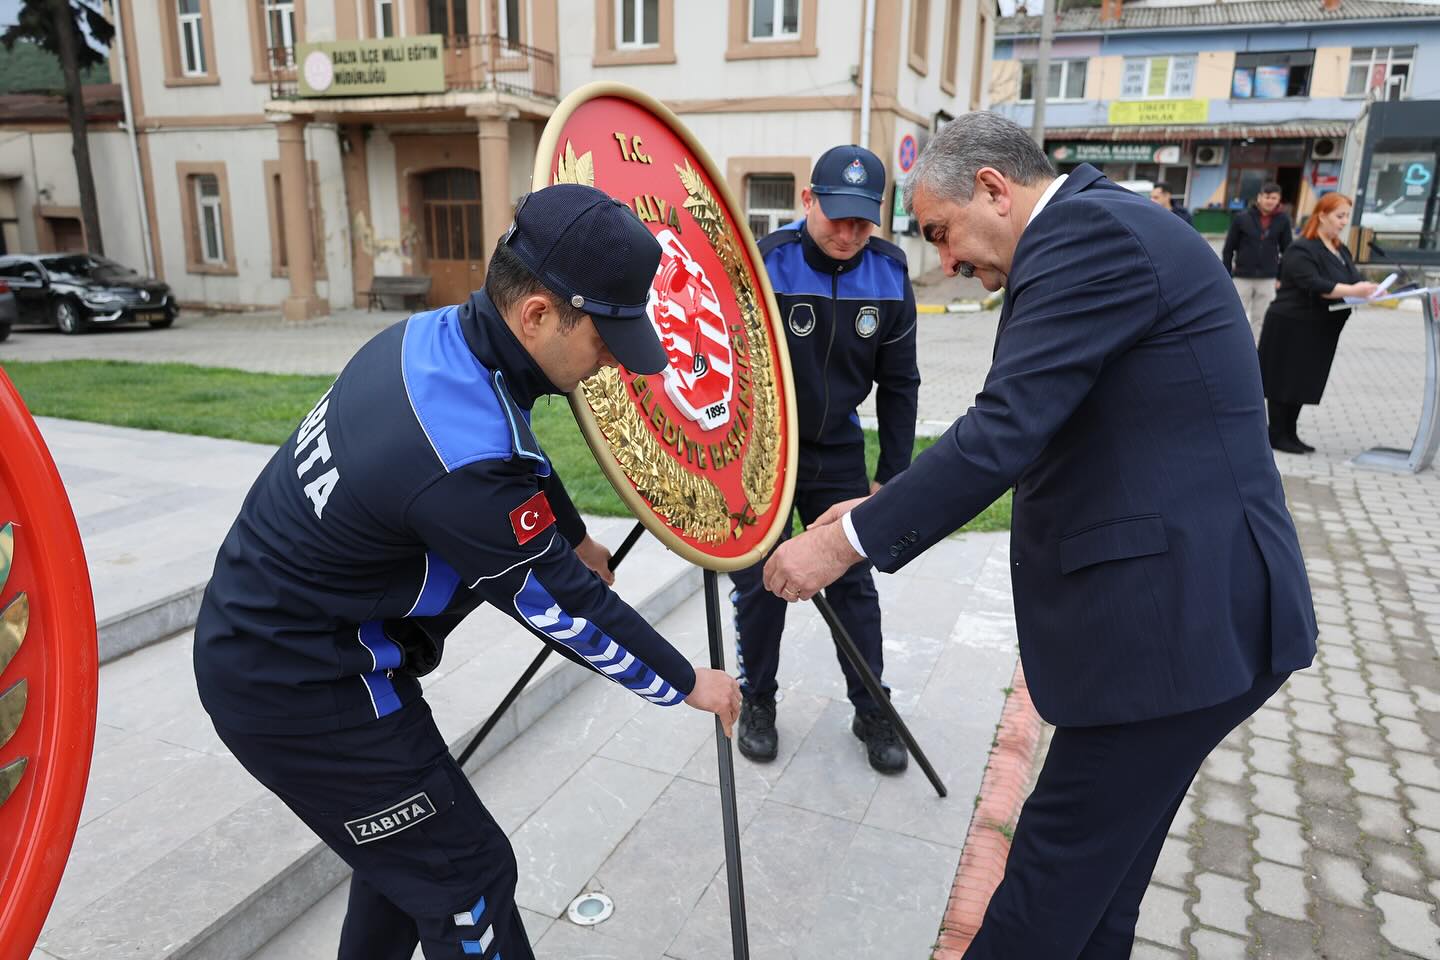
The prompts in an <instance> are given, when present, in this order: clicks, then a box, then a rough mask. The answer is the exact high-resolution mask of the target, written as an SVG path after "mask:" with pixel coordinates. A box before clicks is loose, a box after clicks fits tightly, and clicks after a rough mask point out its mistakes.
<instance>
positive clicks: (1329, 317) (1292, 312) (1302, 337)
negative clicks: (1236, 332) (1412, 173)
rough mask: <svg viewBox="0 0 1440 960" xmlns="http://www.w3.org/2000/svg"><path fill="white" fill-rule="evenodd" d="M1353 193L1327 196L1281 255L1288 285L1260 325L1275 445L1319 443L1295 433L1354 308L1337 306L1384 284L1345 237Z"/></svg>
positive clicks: (1320, 389) (1299, 449)
mask: <svg viewBox="0 0 1440 960" xmlns="http://www.w3.org/2000/svg"><path fill="white" fill-rule="evenodd" d="M1351 205H1352V204H1351V200H1350V198H1349V197H1346V196H1343V195H1341V194H1338V193H1327V194H1326V195H1325V196H1323V197H1321V198H1320V202H1319V203H1318V204H1316V206H1315V212H1314V214H1312V215H1311V217H1310V219H1309V220H1307V221H1306V222H1305V226H1304V227H1303V228H1302V229H1301V231H1300V239H1299V240H1296V241H1295V242H1294V243H1292V244H1290V247H1289V249H1288V250H1286V251H1285V257H1284V259H1283V260H1282V261H1281V262H1280V289H1279V291H1278V292H1277V293H1276V294H1275V302H1274V303H1272V304H1271V305H1270V309H1269V310H1267V311H1266V313H1265V326H1264V328H1263V329H1262V330H1261V332H1260V376H1261V379H1262V380H1263V381H1264V384H1265V400H1266V407H1267V408H1268V413H1269V419H1270V446H1271V447H1272V448H1274V449H1276V450H1282V451H1284V452H1286V453H1310V452H1311V451H1312V450H1314V449H1315V448H1314V447H1312V446H1310V445H1309V444H1308V443H1305V442H1303V441H1301V439H1300V438H1299V437H1298V436H1297V435H1296V433H1295V424H1296V421H1298V420H1299V418H1300V407H1301V406H1302V405H1303V404H1307V403H1319V402H1320V395H1321V394H1323V393H1324V392H1325V381H1326V380H1328V379H1329V378H1330V364H1331V362H1332V361H1333V360H1334V359H1335V347H1336V345H1337V344H1338V343H1339V342H1340V331H1341V330H1343V329H1345V320H1346V318H1347V317H1349V316H1350V311H1349V310H1338V311H1336V312H1334V313H1331V312H1330V304H1332V303H1334V302H1335V301H1336V300H1339V299H1342V298H1344V297H1369V296H1371V295H1372V294H1374V293H1375V291H1376V289H1377V288H1376V286H1375V284H1373V283H1366V282H1364V281H1363V280H1361V278H1360V273H1359V271H1358V270H1356V269H1355V262H1354V261H1353V260H1352V259H1350V251H1349V250H1347V249H1346V248H1345V245H1344V243H1343V242H1342V241H1341V238H1342V237H1343V236H1344V233H1345V230H1346V228H1347V227H1348V226H1349V225H1350V208H1351Z"/></svg>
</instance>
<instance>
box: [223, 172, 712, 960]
mask: <svg viewBox="0 0 1440 960" xmlns="http://www.w3.org/2000/svg"><path fill="white" fill-rule="evenodd" d="M659 260H660V246H659V244H658V243H657V242H656V241H655V239H654V237H652V236H651V235H650V232H649V231H648V230H647V229H646V228H645V226H644V225H643V224H642V223H641V222H640V221H639V219H637V218H636V217H635V215H634V214H633V213H632V212H630V210H628V209H627V208H626V207H625V206H623V205H622V204H620V203H618V202H616V201H614V200H611V199H610V198H609V197H607V196H606V195H605V194H603V193H601V192H600V191H599V190H596V189H594V188H591V187H583V186H578V185H575V184H560V185H556V186H553V187H548V188H546V189H543V190H540V191H537V192H535V193H532V194H529V195H527V196H526V197H524V198H522V199H521V201H520V204H519V206H518V207H517V208H516V211H515V222H514V223H513V224H512V226H511V228H510V230H509V232H507V233H506V234H505V236H504V238H503V239H502V240H501V241H500V243H499V244H498V246H497V247H496V249H495V253H494V255H493V257H492V259H491V261H490V264H489V268H488V272H487V275H486V281H485V289H483V290H479V291H476V292H475V293H474V294H472V295H471V297H470V299H469V300H468V301H467V302H466V303H463V304H460V305H458V306H450V307H443V308H441V309H439V310H432V311H429V312H427V313H420V314H416V315H415V316H412V317H410V318H409V319H408V320H405V321H403V322H401V323H398V324H396V325H394V326H392V327H390V328H389V329H387V330H385V331H384V332H382V333H381V334H379V335H378V336H376V337H375V338H374V339H373V340H371V341H370V342H369V343H367V344H366V345H365V346H364V347H362V348H361V349H360V351H359V352H358V353H357V354H356V355H355V357H354V358H353V359H351V361H350V362H349V363H348V364H347V365H346V367H345V370H344V371H343V372H342V373H341V374H340V377H339V378H338V379H337V380H336V381H335V383H334V384H333V385H332V386H331V388H330V389H329V391H327V392H326V394H325V395H324V397H322V398H321V399H320V401H319V403H317V404H316V406H315V408H314V409H313V410H312V411H311V412H310V414H309V415H308V416H307V417H305V419H304V420H303V421H302V422H301V423H300V425H299V427H298V428H297V429H296V431H295V433H294V434H292V435H291V437H290V439H289V440H287V441H286V442H285V444H284V445H283V446H281V448H280V449H279V450H278V451H277V452H276V454H275V456H274V457H273V458H272V459H271V461H270V463H269V464H268V465H267V466H266V467H265V469H264V471H263V472H262V473H261V474H260V477H259V479H258V480H257V481H256V482H255V485H254V487H253V488H252V489H251V490H250V493H249V495H248V496H247V497H246V499H245V505H244V507H243V508H242V509H241V512H240V516H239V517H238V518H237V519H236V521H235V524H234V526H233V527H232V528H231V529H230V533H229V535H228V536H227V537H226V539H225V543H224V545H223V546H222V547H221V549H220V554H219V556H218V557H217V559H216V562H215V574H214V577H213V579H212V580H211V581H210V585H209V587H208V588H207V589H206V591H205V599H204V603H203V604H202V606H201V610H200V615H199V620H198V623H197V624H196V629H195V676H196V680H197V682H198V684H199V691H200V697H201V700H202V702H203V703H204V705H205V709H206V710H207V711H208V712H209V713H210V716H211V719H212V720H213V721H214V723H215V729H216V731H217V732H218V733H219V735H220V738H221V740H223V741H224V743H225V745H226V746H227V747H229V748H230V750H231V752H232V753H233V754H234V755H235V757H236V759H238V760H239V761H240V763H241V764H243V765H244V766H245V768H246V769H247V770H249V771H250V773H251V774H253V775H254V776H255V778H256V779H257V780H259V781H260V782H261V783H262V784H264V785H265V786H266V787H267V788H269V789H270V790H271V791H273V792H274V793H275V794H276V795H278V796H279V797H280V799H282V800H283V801H284V802H285V803H286V805H288V806H289V807H290V809H291V810H293V811H294V812H295V814H296V815H297V816H299V817H300V819H301V820H303V821H304V822H305V823H306V824H307V825H308V826H309V827H310V828H311V829H312V830H314V831H315V833H316V834H318V835H319V836H320V838H321V839H322V840H324V841H325V843H326V844H328V845H329V846H330V847H331V848H332V849H334V850H335V852H336V853H338V854H339V855H340V856H341V857H342V858H343V859H344V860H345V861H346V862H347V863H348V864H349V865H350V866H351V867H353V868H354V871H355V873H354V877H353V879H352V880H351V883H350V904H349V910H348V912H347V914H346V918H345V925H344V929H343V931H342V934H341V941H340V951H339V955H340V957H341V958H342V960H345V958H361V957H364V958H374V960H390V958H395V960H401V958H404V960H408V958H409V957H410V956H411V955H412V953H413V951H414V949H415V945H416V943H417V942H419V943H421V944H422V945H423V946H424V951H425V956H426V957H427V958H430V960H437V958H442V957H456V958H459V957H467V958H473V957H483V958H491V960H494V958H499V957H500V956H504V957H505V958H506V960H524V958H530V957H532V956H533V954H532V953H531V951H530V946H529V944H528V942H527V939H526V935H525V930H524V928H523V927H522V925H521V921H520V915H519V911H518V910H517V909H516V906H515V882H516V863H515V856H514V853H513V852H512V850H511V848H510V843H509V841H508V840H507V839H506V837H505V834H504V832H503V831H502V830H501V829H500V827H499V826H497V825H496V823H495V821H494V820H493V819H492V818H491V816H490V814H489V813H487V812H486V810H485V808H484V806H482V805H481V803H480V800H479V798H478V797H477V796H476V794H475V791H474V789H473V788H472V787H471V785H470V783H469V781H468V780H467V779H466V777H465V775H464V774H463V773H462V772H461V770H460V767H459V765H458V764H456V762H455V761H454V760H453V759H452V758H451V756H450V753H449V751H448V749H447V747H446V743H445V740H444V738H443V737H442V736H441V735H440V733H439V731H438V730H437V729H436V726H435V721H434V719H433V718H432V717H431V714H430V708H429V706H428V705H427V704H426V702H425V700H424V699H423V698H422V696H421V688H420V682H419V680H418V677H419V676H422V675H424V674H425V673H427V672H429V671H430V670H431V669H433V668H434V667H435V665H436V664H437V663H438V661H439V659H440V656H441V654H442V652H443V650H444V641H445V637H446V635H447V634H448V633H449V632H450V631H451V630H452V629H454V627H455V626H456V625H458V624H459V623H460V621H461V620H462V619H464V617H465V616H466V615H467V614H469V613H470V612H471V611H472V610H474V609H475V607H477V606H478V605H479V604H480V603H481V602H484V601H489V602H490V603H493V604H494V605H495V606H497V607H498V608H499V609H501V610H503V611H504V612H505V613H507V614H509V615H510V616H512V617H514V618H515V619H516V620H517V621H518V622H519V623H520V624H521V625H522V626H524V627H526V628H527V629H528V630H530V632H532V633H533V634H535V635H536V636H537V637H538V638H539V639H540V640H542V641H543V642H545V643H546V644H549V645H550V646H551V647H553V648H554V649H556V650H557V651H559V652H560V653H561V654H563V655H564V656H566V657H569V658H570V659H571V660H573V661H575V662H576V663H579V664H581V665H582V666H586V667H589V668H591V669H592V670H596V671H599V672H601V673H603V674H604V675H605V676H607V677H609V678H610V679H611V680H613V681H615V682H616V683H619V684H621V685H623V686H625V687H627V688H629V689H630V690H632V691H634V693H635V694H636V695H638V696H641V697H644V698H645V699H647V700H649V701H651V702H652V703H655V704H658V705H660V706H671V705H674V704H678V703H681V702H682V701H683V702H685V703H688V704H689V705H691V706H693V707H696V708H699V709H701V710H707V711H710V712H712V713H715V714H716V715H717V716H719V717H720V719H721V721H722V723H723V724H724V726H725V730H726V733H727V734H728V733H729V730H730V726H731V724H732V723H733V722H734V720H735V718H736V716H737V715H738V713H739V708H740V692H739V686H738V684H737V683H736V681H735V680H734V679H732V678H731V677H729V676H728V675H726V674H725V673H723V672H721V671H717V670H710V669H705V668H699V667H692V666H691V665H690V664H689V663H688V662H687V661H686V660H685V658H684V657H682V656H681V655H680V654H679V653H678V652H677V651H676V650H675V649H674V648H673V647H671V645H670V644H669V643H667V642H666V641H665V639H664V638H663V637H661V636H660V635H659V634H657V633H656V632H655V631H654V629H653V628H651V627H650V625H649V624H648V623H646V622H645V621H644V620H643V619H642V618H641V617H640V615H639V614H637V613H636V612H635V611H634V610H632V609H631V608H630V607H629V606H627V605H626V604H625V603H624V601H622V600H621V599H620V598H619V597H617V596H616V595H615V594H614V593H612V592H611V591H610V590H609V589H608V588H607V586H606V583H605V582H604V581H603V580H602V579H601V577H600V576H597V574H596V572H595V569H604V566H605V560H606V559H608V554H606V552H605V551H604V549H603V548H600V547H598V546H597V545H595V544H594V542H593V541H591V540H589V539H588V537H586V535H585V526H584V523H583V522H582V521H581V519H580V516H579V514H578V513H577V512H576V510H575V508H574V506H573V505H572V504H571V503H570V501H569V498H568V497H567V496H566V494H565V491H564V488H563V487H562V486H561V485H560V482H559V478H558V477H557V476H556V475H555V472H554V470H553V468H552V467H551V464H550V461H549V459H548V458H547V457H546V455H545V452H544V450H542V449H541V447H540V445H539V443H538V442H537V441H536V438H535V435H534V434H533V433H532V432H531V429H530V408H531V405H532V404H533V403H534V402H535V400H536V399H538V398H539V397H541V396H543V395H545V394H560V393H565V392H568V391H570V390H573V389H574V388H575V387H576V385H577V384H578V383H579V382H580V381H581V380H582V379H584V378H586V377H588V376H590V375H591V374H593V373H595V372H596V371H598V370H599V369H600V368H601V367H605V366H614V365H615V364H616V363H617V361H618V362H620V363H623V364H624V365H625V366H626V367H628V368H629V369H631V370H634V371H636V372H638V373H655V372H658V371H660V370H661V369H662V368H664V366H665V364H666V360H665V354H664V352H663V351H662V350H661V347H660V343H659V340H658V338H657V337H656V334H655V332H654V329H653V328H652V327H651V324H650V321H649V319H648V318H647V317H646V313H645V305H646V300H647V297H648V293H649V289H650V284H651V281H652V280H653V278H654V276H655V269H656V266H657V264H658V263H659ZM577 547H579V548H580V551H581V553H583V554H584V555H586V558H587V559H586V561H585V562H582V560H581V558H580V556H579V555H577V550H576V549H575V548H577ZM587 564H588V566H587ZM592 567H593V568H594V569H592Z"/></svg>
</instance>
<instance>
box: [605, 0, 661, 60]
mask: <svg viewBox="0 0 1440 960" xmlns="http://www.w3.org/2000/svg"><path fill="white" fill-rule="evenodd" d="M616 3H617V4H618V6H619V8H620V9H619V10H618V11H617V13H618V16H616V18H615V46H616V47H617V48H619V49H622V50H625V49H634V48H635V47H653V46H656V45H657V44H659V43H660V0H616Z"/></svg>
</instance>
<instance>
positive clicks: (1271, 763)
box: [1250, 737, 1294, 777]
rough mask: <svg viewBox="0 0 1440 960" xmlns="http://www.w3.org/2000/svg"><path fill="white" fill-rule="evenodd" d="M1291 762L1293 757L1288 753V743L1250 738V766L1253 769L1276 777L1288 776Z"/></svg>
mask: <svg viewBox="0 0 1440 960" xmlns="http://www.w3.org/2000/svg"><path fill="white" fill-rule="evenodd" d="M1293 763H1294V758H1293V757H1292V756H1291V755H1290V746H1289V745H1288V744H1286V743H1282V742H1280V741H1279V740H1265V739H1262V738H1259V737H1252V738H1251V739H1250V766H1251V767H1253V768H1254V769H1255V770H1258V771H1260V772H1261V773H1270V774H1274V775H1275V776H1277V777H1288V776H1290V767H1291V765H1292V764H1293Z"/></svg>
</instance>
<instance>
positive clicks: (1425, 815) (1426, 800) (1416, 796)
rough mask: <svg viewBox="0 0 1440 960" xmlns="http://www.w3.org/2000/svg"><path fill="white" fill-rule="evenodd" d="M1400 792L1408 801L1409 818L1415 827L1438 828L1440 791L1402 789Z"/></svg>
mask: <svg viewBox="0 0 1440 960" xmlns="http://www.w3.org/2000/svg"><path fill="white" fill-rule="evenodd" d="M1402 792H1403V793H1404V794H1405V798H1406V800H1408V801H1409V806H1410V817H1411V819H1413V820H1414V821H1415V824H1416V825H1417V826H1421V827H1431V828H1440V791H1436V790H1426V789H1425V788H1424V787H1404V788H1402Z"/></svg>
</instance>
